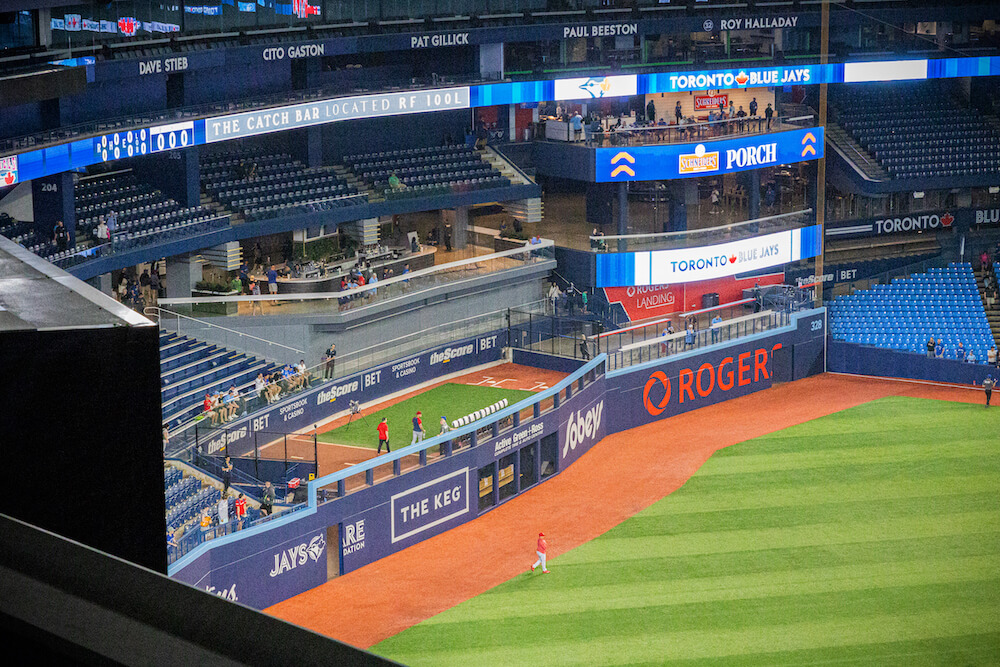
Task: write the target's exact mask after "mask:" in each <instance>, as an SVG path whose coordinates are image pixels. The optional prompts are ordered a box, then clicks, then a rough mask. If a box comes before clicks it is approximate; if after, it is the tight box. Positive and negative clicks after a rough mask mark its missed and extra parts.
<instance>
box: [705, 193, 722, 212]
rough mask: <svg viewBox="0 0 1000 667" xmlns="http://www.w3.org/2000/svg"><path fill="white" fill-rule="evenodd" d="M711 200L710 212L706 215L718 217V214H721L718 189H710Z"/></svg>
mask: <svg viewBox="0 0 1000 667" xmlns="http://www.w3.org/2000/svg"><path fill="white" fill-rule="evenodd" d="M711 200H712V210H710V211H709V212H708V214H709V215H718V214H719V213H722V203H721V201H720V197H719V188H712V194H711Z"/></svg>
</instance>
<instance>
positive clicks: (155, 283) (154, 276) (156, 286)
mask: <svg viewBox="0 0 1000 667" xmlns="http://www.w3.org/2000/svg"><path fill="white" fill-rule="evenodd" d="M149 299H150V302H149V303H148V304H146V305H148V306H155V305H156V304H157V303H158V302H159V300H160V273H159V272H158V271H157V270H156V265H155V264H154V265H153V268H152V270H151V271H150V272H149Z"/></svg>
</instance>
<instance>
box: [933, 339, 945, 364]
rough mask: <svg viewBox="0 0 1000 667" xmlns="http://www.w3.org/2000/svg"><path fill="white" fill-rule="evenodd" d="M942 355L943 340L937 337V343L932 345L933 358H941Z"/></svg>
mask: <svg viewBox="0 0 1000 667" xmlns="http://www.w3.org/2000/svg"><path fill="white" fill-rule="evenodd" d="M943 357H944V341H942V340H941V339H940V338H938V339H937V345H935V346H934V358H935V359H941V358H943Z"/></svg>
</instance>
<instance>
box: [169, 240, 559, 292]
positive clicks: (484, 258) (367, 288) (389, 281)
mask: <svg viewBox="0 0 1000 667" xmlns="http://www.w3.org/2000/svg"><path fill="white" fill-rule="evenodd" d="M554 247H555V242H554V241H552V240H550V239H542V240H541V243H538V244H535V245H524V246H521V247H518V248H512V249H511V250H503V251H501V252H495V253H490V254H489V255H479V256H477V257H470V258H468V259H460V260H456V261H454V262H448V263H447V264H439V265H437V266H432V267H429V268H426V269H418V270H416V271H411V272H410V273H401V274H399V275H398V276H393V277H392V278H386V279H385V280H379V281H378V282H376V283H369V284H366V285H363V286H361V287H355V288H352V289H348V290H343V291H340V292H312V293H303V294H261V295H259V296H211V297H179V298H174V299H160V303H163V304H166V305H186V304H197V303H233V302H236V303H251V302H254V301H316V300H327V299H342V298H346V297H352V296H358V295H362V294H369V293H371V292H375V291H377V290H379V289H381V288H383V287H388V286H390V285H396V284H399V283H405V282H408V281H410V280H414V279H416V278H421V277H424V276H429V275H433V274H435V273H441V272H444V271H449V270H452V269H457V268H461V267H463V266H469V265H472V264H478V263H480V262H488V261H491V260H494V259H503V258H504V257H511V256H514V255H520V254H523V253H530V252H534V251H537V250H544V249H546V248H554Z"/></svg>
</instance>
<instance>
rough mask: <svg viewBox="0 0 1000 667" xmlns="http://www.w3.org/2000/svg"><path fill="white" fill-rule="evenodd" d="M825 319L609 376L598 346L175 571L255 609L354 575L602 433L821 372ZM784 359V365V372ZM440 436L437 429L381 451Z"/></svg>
mask: <svg viewBox="0 0 1000 667" xmlns="http://www.w3.org/2000/svg"><path fill="white" fill-rule="evenodd" d="M825 327H826V311H825V310H824V309H818V310H811V311H805V312H802V313H797V314H794V315H793V319H792V323H791V324H790V325H789V326H786V327H782V328H780V329H776V330H773V331H770V332H767V333H766V334H759V335H756V336H748V337H746V338H743V339H740V340H736V341H733V342H732V343H730V344H725V345H720V346H719V347H718V348H716V349H712V350H707V351H704V352H691V353H686V354H679V355H676V356H674V357H671V358H670V359H669V360H666V361H663V360H658V361H655V362H650V363H648V364H643V365H638V366H633V367H631V368H628V369H624V370H621V371H615V372H613V373H608V374H607V375H603V374H602V371H603V368H604V363H605V361H606V357H605V355H600V356H598V357H597V358H596V359H594V360H592V361H590V362H588V363H587V364H585V365H583V366H581V367H580V368H578V369H576V370H575V371H573V372H572V373H571V374H570V375H569V376H567V377H566V378H565V379H564V380H562V381H560V382H559V383H558V384H556V385H555V386H553V387H552V388H551V389H549V390H546V391H544V392H541V393H539V394H536V395H535V396H533V397H531V398H529V399H527V400H525V401H522V402H521V403H519V404H516V405H514V406H510V407H509V408H506V409H505V410H502V411H500V412H498V413H494V414H493V415H491V416H490V417H488V418H485V419H483V420H481V421H480V422H477V423H476V424H474V425H472V426H470V427H464V429H458V430H456V431H454V432H453V433H451V434H449V436H451V437H458V436H461V435H462V434H463V433H465V429H471V431H469V432H470V433H476V434H477V436H478V437H476V436H474V437H476V439H475V440H474V444H473V446H471V447H462V448H461V449H459V450H458V451H455V452H453V453H451V454H449V455H446V456H443V457H441V458H439V459H437V460H435V461H433V462H431V463H429V464H428V465H426V466H422V467H419V468H417V469H415V470H412V471H410V472H407V473H405V474H402V475H397V476H394V477H391V478H389V479H387V480H384V481H381V482H379V483H378V484H375V485H370V486H364V487H362V488H361V489H359V490H357V491H354V492H352V493H350V494H348V495H345V496H342V497H339V498H336V499H334V500H331V501H329V502H324V503H323V504H319V502H318V500H317V497H316V493H317V490H318V489H319V488H320V487H324V488H326V487H329V485H331V484H336V483H337V481H338V480H342V479H343V477H344V476H345V475H346V474H347V473H345V472H340V473H334V474H332V475H327V476H326V477H324V478H321V479H319V480H316V481H314V482H310V483H309V496H310V497H309V504H308V506H306V507H305V508H303V509H300V510H298V511H296V512H293V513H291V514H289V515H287V516H285V517H278V518H275V519H274V520H272V521H270V522H267V523H265V524H263V525H260V526H255V527H253V528H250V529H247V530H244V531H241V532H238V533H235V534H233V535H228V536H225V537H222V538H218V539H216V540H212V541H211V542H208V543H205V544H203V545H200V546H199V547H198V548H196V549H195V550H193V551H192V552H191V553H189V554H188V555H186V556H184V557H183V558H181V559H180V560H178V561H177V562H176V563H174V564H173V565H172V566H171V568H170V574H171V576H173V577H175V578H176V579H179V580H181V581H185V582H187V583H190V584H193V585H196V586H199V587H201V588H204V589H207V590H210V591H214V592H217V593H219V594H223V595H226V596H227V597H229V598H230V599H235V600H238V601H239V602H242V603H243V604H246V605H249V606H252V607H256V608H264V607H268V606H270V605H273V604H276V603H277V602H280V601H282V600H285V599H288V598H290V597H292V596H294V595H297V594H299V593H302V592H304V591H306V590H309V589H310V588H314V587H316V586H318V585H320V584H322V583H324V582H325V581H326V580H327V578H328V571H339V572H340V573H347V572H351V571H353V570H356V569H358V568H360V567H363V566H364V565H367V564H369V563H372V562H374V561H376V560H379V559H380V558H384V557H385V556H388V555H390V554H392V553H395V552H397V551H400V550H402V549H405V548H406V547H408V546H410V545H412V544H415V543H417V542H419V541H421V540H424V539H427V538H429V537H432V536H434V535H437V534H439V533H441V532H443V531H446V530H449V529H450V528H453V527H455V526H458V525H460V524H462V523H465V522H466V521H471V520H472V519H474V518H476V517H477V516H479V515H480V514H482V513H484V512H487V511H489V510H490V509H491V508H492V507H495V506H497V505H499V504H501V503H502V502H504V501H505V500H508V499H509V498H512V497H514V496H516V495H517V494H519V493H521V492H523V491H524V490H526V489H528V488H532V487H533V486H534V485H536V484H538V483H539V482H541V481H544V480H545V479H549V478H551V477H553V476H555V475H557V474H559V473H560V472H561V471H562V470H564V469H565V468H566V467H567V466H569V465H571V464H572V463H573V462H575V461H576V460H577V459H578V458H579V457H580V456H582V455H584V454H585V453H586V452H588V451H589V450H590V449H591V448H592V447H593V446H594V445H595V444H597V443H598V442H600V440H601V439H602V438H603V437H604V436H605V435H608V434H612V433H616V432H619V431H622V430H626V429H630V428H634V427H637V426H641V425H643V424H648V423H650V422H653V421H656V420H658V419H662V418H664V417H668V416H671V415H675V414H679V413H682V412H686V411H688V410H693V409H696V408H699V407H704V406H706V405H711V404H713V403H717V402H720V401H724V400H727V399H729V398H734V397H736V396H743V395H747V394H750V393H753V392H756V391H760V390H763V389H767V388H768V387H770V386H771V385H772V383H773V382H774V381H775V378H776V377H777V376H778V375H780V376H781V377H785V378H787V379H798V378H799V377H804V376H805V375H806V374H812V373H815V372H821V371H822V370H823V337H824V335H825ZM456 345H457V344H452V347H455V346H456ZM797 357H800V358H797ZM778 363H781V364H784V366H785V368H784V370H782V371H781V372H780V373H779V369H778V368H776V364H778ZM798 373H802V374H801V375H799V374H798ZM338 386H340V385H338ZM325 391H329V390H325ZM548 400H551V401H552V402H553V408H552V409H549V410H547V411H546V412H544V413H540V411H539V412H535V413H534V416H533V417H529V418H524V419H520V418H515V419H514V423H513V425H512V426H510V427H509V428H504V429H500V428H499V427H498V426H493V424H496V423H497V420H499V419H501V418H505V417H508V416H511V417H513V415H514V414H518V415H520V413H521V412H522V411H524V410H525V409H526V408H528V407H529V406H531V405H540V404H541V403H542V402H543V401H548ZM309 403H310V404H311V403H312V401H310V402H309ZM484 434H485V435H484ZM444 442H445V439H442V438H441V437H440V436H437V437H435V438H432V439H430V440H428V441H426V442H425V443H422V444H418V445H414V446H409V447H404V448H402V449H400V450H398V451H394V452H393V453H392V454H391V455H387V457H385V458H384V459H379V460H380V461H381V462H382V463H389V462H390V461H391V460H392V458H389V457H393V458H401V457H403V456H408V455H413V454H415V453H417V452H418V451H419V450H420V449H422V448H426V447H436V446H437V445H439V444H443V443H444ZM366 465H368V464H360V465H359V466H356V467H355V469H353V471H354V472H353V474H359V471H360V470H361V469H362V467H363V466H366ZM371 465H372V466H374V464H371ZM490 478H492V483H489V479H490ZM481 480H486V484H485V488H486V491H485V492H484V491H482V490H481V489H483V488H484V486H483V485H481V483H480V482H481ZM504 480H506V481H504ZM331 549H336V551H335V552H331V551H330V550H331ZM328 568H329V569H328Z"/></svg>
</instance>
